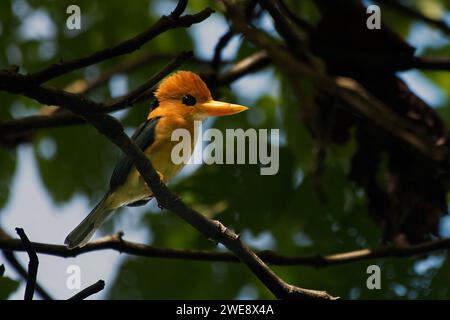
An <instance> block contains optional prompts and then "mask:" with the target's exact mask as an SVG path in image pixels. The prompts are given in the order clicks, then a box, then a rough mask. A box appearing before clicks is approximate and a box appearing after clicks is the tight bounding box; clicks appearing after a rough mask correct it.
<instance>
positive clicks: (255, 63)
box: [0, 52, 269, 141]
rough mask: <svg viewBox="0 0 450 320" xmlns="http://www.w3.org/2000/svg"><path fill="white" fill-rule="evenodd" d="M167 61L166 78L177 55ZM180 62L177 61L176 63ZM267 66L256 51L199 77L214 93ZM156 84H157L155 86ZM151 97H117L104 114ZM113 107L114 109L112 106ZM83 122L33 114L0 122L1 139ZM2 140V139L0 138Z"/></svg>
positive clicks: (66, 114)
mask: <svg viewBox="0 0 450 320" xmlns="http://www.w3.org/2000/svg"><path fill="white" fill-rule="evenodd" d="M174 59H175V60H172V62H169V64H167V65H166V66H165V67H164V69H163V70H162V71H160V73H159V75H160V76H162V75H164V76H165V75H167V74H169V73H170V72H172V71H173V70H175V69H176V66H177V64H176V63H174V62H175V61H177V56H175V58H174ZM178 61H179V62H180V60H178ZM268 64H269V59H268V58H267V55H266V54H265V53H264V52H257V53H255V54H253V55H250V56H249V57H247V58H244V59H243V60H241V61H239V62H237V63H236V64H235V65H233V66H232V67H231V68H230V69H229V70H228V71H226V72H225V73H223V74H222V75H219V76H217V77H211V76H210V75H209V73H205V74H203V75H202V78H203V79H204V80H205V81H206V82H207V83H208V86H209V88H210V89H212V90H214V89H217V88H219V87H221V86H227V85H229V84H230V83H232V82H233V81H235V80H237V79H239V78H241V77H243V76H245V75H247V74H249V73H252V72H255V71H257V70H260V69H262V68H264V67H265V66H267V65H268ZM155 85H156V83H155ZM149 96H150V94H149V95H147V94H146V93H144V94H143V95H141V97H138V98H137V99H135V100H134V102H133V103H131V104H130V105H126V104H121V105H118V104H117V102H118V101H120V100H123V98H124V97H120V98H117V99H116V100H114V101H113V102H112V103H111V104H110V106H109V107H107V106H104V107H103V108H104V109H102V110H103V111H104V112H112V111H117V110H120V109H121V108H126V107H129V106H132V105H135V104H136V103H138V102H141V101H143V100H145V99H148V98H149ZM111 105H113V107H111ZM85 123H86V122H85V121H84V120H83V118H81V117H79V116H77V115H74V114H73V113H70V112H67V111H61V112H56V113H52V114H51V115H35V116H28V117H24V118H20V119H13V120H9V121H4V122H0V137H1V136H9V135H11V134H19V133H22V132H32V131H34V130H39V129H47V128H58V127H64V126H69V125H78V124H85ZM0 141H1V138H0Z"/></svg>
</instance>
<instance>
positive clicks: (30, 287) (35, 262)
mask: <svg viewBox="0 0 450 320" xmlns="http://www.w3.org/2000/svg"><path fill="white" fill-rule="evenodd" d="M16 232H17V234H18V235H19V237H20V239H21V240H22V243H23V246H24V248H25V250H26V252H27V253H28V257H29V258H30V262H29V263H28V278H27V285H26V287H25V297H24V298H25V300H33V295H34V290H35V288H36V278H37V272H38V266H39V259H38V256H37V254H36V251H35V250H34V248H33V245H32V244H31V242H30V240H29V239H28V237H27V235H26V234H25V231H24V230H23V229H22V228H16Z"/></svg>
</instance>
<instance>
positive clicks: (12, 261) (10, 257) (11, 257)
mask: <svg viewBox="0 0 450 320" xmlns="http://www.w3.org/2000/svg"><path fill="white" fill-rule="evenodd" d="M19 241H20V240H19ZM20 244H21V245H22V242H20ZM31 244H32V246H33V247H34V244H33V243H31ZM22 248H23V251H25V248H24V247H22ZM21 251H22V250H21ZM3 256H4V257H5V260H6V261H8V263H9V265H11V266H12V267H13V268H14V270H16V272H17V273H18V274H19V275H20V276H21V277H22V278H24V279H25V281H26V280H27V279H28V272H27V270H25V268H24V267H23V266H22V265H21V264H20V262H19V260H17V257H16V255H15V254H14V252H12V251H6V250H4V251H3ZM36 292H37V293H38V294H39V295H40V296H41V298H42V299H44V300H53V298H52V296H51V295H50V294H49V293H48V292H47V291H46V290H45V289H44V288H43V287H42V286H41V285H40V284H39V283H38V282H36Z"/></svg>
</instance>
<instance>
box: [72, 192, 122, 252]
mask: <svg viewBox="0 0 450 320" xmlns="http://www.w3.org/2000/svg"><path fill="white" fill-rule="evenodd" d="M107 198H108V195H106V196H105V197H104V198H103V199H102V200H101V201H100V202H99V203H98V204H97V205H96V206H95V207H94V209H92V211H91V212H90V213H89V215H88V216H87V217H86V218H84V220H83V221H81V223H80V224H79V225H78V226H77V227H76V228H75V229H73V231H72V232H71V233H69V235H68V236H67V238H66V240H65V241H64V243H65V245H66V246H67V247H68V248H69V249H73V248H76V247H82V246H84V245H85V244H86V243H88V241H89V240H90V239H91V237H92V235H93V234H94V232H95V231H96V230H97V229H98V228H100V226H101V225H102V224H103V222H105V221H106V219H107V218H108V217H109V216H110V215H111V214H112V213H113V211H114V210H115V209H110V208H108V206H107Z"/></svg>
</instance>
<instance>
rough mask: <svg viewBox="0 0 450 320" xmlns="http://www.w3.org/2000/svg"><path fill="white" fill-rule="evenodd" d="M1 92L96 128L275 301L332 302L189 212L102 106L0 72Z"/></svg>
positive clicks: (164, 200) (167, 203)
mask: <svg viewBox="0 0 450 320" xmlns="http://www.w3.org/2000/svg"><path fill="white" fill-rule="evenodd" d="M0 90H3V91H6V92H9V93H13V94H21V95H24V96H27V97H29V98H32V99H35V100H36V101H38V102H40V103H42V104H48V105H57V106H61V107H64V108H66V109H68V110H70V111H71V112H73V113H74V114H77V115H78V116H80V117H83V118H84V119H85V120H86V121H87V122H89V123H90V124H91V125H93V126H95V127H96V128H97V130H98V131H99V132H100V133H101V134H103V135H105V136H106V137H107V138H108V139H109V140H110V141H112V142H113V143H114V144H116V145H117V146H118V147H119V148H120V149H121V150H122V152H124V154H126V155H127V156H128V157H129V158H130V159H131V160H132V161H133V163H134V165H135V167H136V169H137V170H138V171H139V173H140V174H141V176H142V177H143V178H144V180H145V182H146V183H147V184H148V186H149V187H150V189H151V190H152V192H153V194H154V195H155V198H156V200H157V201H158V204H159V205H160V206H162V207H164V208H166V209H168V210H170V211H172V212H174V213H175V214H177V215H178V216H179V217H180V218H182V219H183V220H185V221H186V222H188V223H189V224H190V225H191V226H193V227H194V228H195V229H197V230H198V231H199V232H200V233H201V234H203V235H204V236H205V237H206V238H208V239H213V240H215V241H217V242H220V243H222V244H223V245H224V246H225V247H227V248H228V249H229V250H230V251H232V252H233V253H234V254H235V255H236V256H237V257H238V258H239V259H240V260H241V261H242V262H244V263H245V264H246V265H247V266H248V267H249V268H250V270H252V272H253V273H254V274H255V275H256V276H257V277H258V278H259V280H260V281H261V282H262V283H263V284H264V285H265V286H266V287H267V288H268V289H269V290H270V291H271V292H272V293H273V294H274V295H275V296H276V297H277V298H279V299H288V298H291V299H293V298H296V299H334V298H333V297H332V296H330V295H328V294H327V293H326V292H324V291H315V290H309V289H303V288H299V287H294V286H292V285H290V284H287V283H286V282H284V281H283V280H282V279H280V278H279V277H278V276H277V275H276V274H275V273H274V272H273V271H272V270H271V269H270V268H269V267H268V266H267V265H266V264H265V263H264V262H263V261H262V260H261V259H260V258H259V257H258V256H257V255H255V253H254V252H253V251H252V250H250V248H249V247H247V246H246V245H245V244H244V243H243V242H242V241H241V239H240V238H239V236H238V235H237V234H235V233H234V232H232V231H231V230H229V229H228V228H226V227H225V226H224V225H222V224H221V223H220V222H219V221H214V220H211V219H209V218H207V217H205V216H203V215H202V214H200V213H199V212H197V211H195V210H193V209H191V208H189V207H188V206H187V205H186V204H185V203H184V202H183V201H182V200H181V199H180V198H178V197H177V196H175V195H174V194H172V193H171V192H170V191H169V189H168V188H167V187H166V185H165V184H163V183H162V182H161V180H160V178H159V175H158V174H157V173H156V171H155V169H154V168H153V166H152V164H151V162H150V161H149V159H148V158H147V157H146V156H145V155H144V153H143V152H142V150H141V149H140V148H139V147H138V146H137V145H136V144H135V143H134V142H133V141H132V140H131V139H130V138H129V137H128V136H127V135H126V134H125V133H124V131H123V127H122V125H121V124H120V122H119V121H117V120H116V119H115V118H113V117H111V116H109V115H106V114H92V110H93V109H96V110H99V109H100V108H101V107H102V105H101V104H98V103H95V102H92V101H90V100H88V99H86V98H85V97H83V96H79V95H74V94H70V93H67V92H64V91H61V90H56V89H53V88H49V87H46V86H43V85H36V84H35V83H30V81H29V79H28V78H27V77H26V76H23V75H21V74H19V73H16V72H14V71H8V70H4V71H1V72H0Z"/></svg>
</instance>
